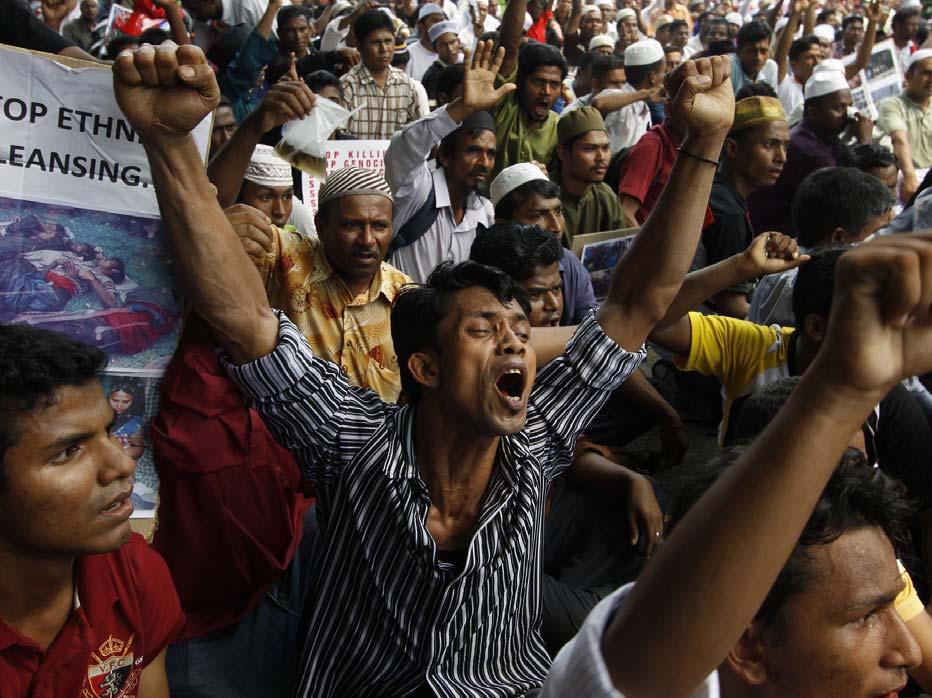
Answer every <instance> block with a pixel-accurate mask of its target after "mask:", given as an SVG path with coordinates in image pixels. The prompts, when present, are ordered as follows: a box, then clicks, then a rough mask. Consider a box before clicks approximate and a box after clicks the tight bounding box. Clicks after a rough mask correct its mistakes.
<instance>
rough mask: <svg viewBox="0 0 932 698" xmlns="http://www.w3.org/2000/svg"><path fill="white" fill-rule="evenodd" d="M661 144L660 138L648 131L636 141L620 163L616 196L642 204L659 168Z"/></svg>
mask: <svg viewBox="0 0 932 698" xmlns="http://www.w3.org/2000/svg"><path fill="white" fill-rule="evenodd" d="M662 151H663V144H662V143H661V142H660V138H659V137H657V136H656V135H654V134H653V133H652V132H650V131H648V132H647V133H645V134H644V137H643V138H641V140H639V141H638V143H637V145H635V146H634V147H633V148H632V149H631V150H630V151H628V154H627V155H626V156H625V159H624V162H622V163H621V172H620V173H619V175H618V195H619V196H624V195H627V196H630V197H631V198H633V199H637V201H638V203H640V204H643V203H644V199H645V198H647V192H648V191H649V190H650V185H651V183H652V182H653V181H654V177H655V176H656V173H657V170H658V168H659V166H660V155H661V153H662Z"/></svg>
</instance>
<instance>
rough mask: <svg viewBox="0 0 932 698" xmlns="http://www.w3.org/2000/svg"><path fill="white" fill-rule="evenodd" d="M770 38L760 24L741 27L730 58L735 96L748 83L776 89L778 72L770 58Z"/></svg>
mask: <svg viewBox="0 0 932 698" xmlns="http://www.w3.org/2000/svg"><path fill="white" fill-rule="evenodd" d="M790 36H792V35H790ZM770 37H771V33H770V27H768V26H767V25H766V24H764V23H762V22H748V23H747V24H745V25H744V26H743V27H741V30H740V31H739V32H738V37H737V41H736V49H737V50H736V51H735V53H734V54H732V57H731V85H732V87H733V88H734V90H735V94H737V93H738V90H740V89H741V88H742V87H744V86H745V85H747V84H748V83H749V82H764V83H767V84H768V85H770V86H771V87H772V88H773V89H774V90H776V89H777V85H778V84H779V82H778V79H777V73H778V71H777V64H776V62H775V61H774V60H773V59H771V58H770Z"/></svg>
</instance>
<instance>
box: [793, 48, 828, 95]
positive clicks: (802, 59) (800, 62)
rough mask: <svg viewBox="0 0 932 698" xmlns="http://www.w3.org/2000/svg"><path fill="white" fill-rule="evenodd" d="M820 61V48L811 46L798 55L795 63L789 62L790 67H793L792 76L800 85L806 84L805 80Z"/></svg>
mask: <svg viewBox="0 0 932 698" xmlns="http://www.w3.org/2000/svg"><path fill="white" fill-rule="evenodd" d="M821 59H822V48H821V46H816V45H813V46H810V47H809V48H807V49H806V50H805V51H803V52H802V53H801V54H799V56H798V57H797V58H796V60H795V61H790V65H791V66H793V75H794V76H795V77H796V79H797V80H799V84H800V85H805V84H806V80H808V79H809V77H810V76H811V75H812V69H813V68H815V67H816V65H818V63H819V61H820V60H821Z"/></svg>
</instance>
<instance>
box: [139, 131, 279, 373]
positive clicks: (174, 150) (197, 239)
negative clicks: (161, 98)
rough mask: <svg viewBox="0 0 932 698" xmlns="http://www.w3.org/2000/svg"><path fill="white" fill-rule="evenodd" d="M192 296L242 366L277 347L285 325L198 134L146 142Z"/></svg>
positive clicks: (180, 271)
mask: <svg viewBox="0 0 932 698" xmlns="http://www.w3.org/2000/svg"><path fill="white" fill-rule="evenodd" d="M143 145H144V146H145V148H146V154H147V155H148V158H149V165H150V167H151V170H152V179H153V182H154V184H155V190H156V192H157V194H158V200H159V210H160V211H161V215H162V222H163V224H164V226H165V229H166V230H167V234H168V242H169V247H170V249H171V253H172V259H173V261H174V264H175V270H176V274H177V278H178V280H179V282H180V284H181V286H182V290H183V293H184V295H185V298H186V299H187V300H188V302H190V304H191V306H192V307H193V308H194V310H195V311H196V312H197V313H198V314H199V315H200V316H201V317H202V318H204V320H205V321H206V322H207V324H208V325H209V326H210V328H211V329H212V330H213V332H214V335H215V336H216V337H217V339H218V341H219V342H220V343H221V345H222V346H223V347H224V348H225V349H226V350H227V351H228V352H229V353H230V355H231V356H232V357H233V359H234V360H235V361H238V362H246V361H250V360H252V359H255V358H258V357H260V356H264V355H265V354H267V353H269V352H270V351H271V350H272V349H274V348H275V344H276V341H277V334H278V322H277V320H276V318H275V316H274V314H273V313H272V311H271V309H270V308H269V305H268V301H267V299H266V295H265V289H264V288H263V286H262V281H261V279H260V278H259V274H258V272H257V271H256V269H255V267H254V266H253V264H252V263H251V262H250V261H249V258H248V257H247V256H246V253H245V252H244V251H243V248H242V245H241V244H240V241H239V239H238V238H237V236H236V234H235V233H234V232H233V229H232V228H231V227H230V223H229V222H228V221H227V219H226V216H224V215H223V211H222V210H221V208H220V205H219V204H218V203H217V199H216V196H215V192H214V188H213V186H212V185H211V183H210V181H209V180H208V179H207V175H206V173H205V172H204V167H203V165H202V164H201V161H200V155H199V153H198V152H197V147H196V146H195V145H194V140H193V139H192V138H191V136H190V135H185V136H183V137H180V136H179V137H171V138H169V137H165V138H161V139H159V140H158V141H154V142H144V143H143Z"/></svg>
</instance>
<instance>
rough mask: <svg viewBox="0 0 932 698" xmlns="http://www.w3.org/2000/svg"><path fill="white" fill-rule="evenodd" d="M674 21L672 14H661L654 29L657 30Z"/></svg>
mask: <svg viewBox="0 0 932 698" xmlns="http://www.w3.org/2000/svg"><path fill="white" fill-rule="evenodd" d="M672 21H673V17H671V16H670V15H660V16H659V17H658V18H657V21H656V22H654V30H655V31H656V30H657V29H660V27H665V26H667V25H668V24H670V22H672Z"/></svg>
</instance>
